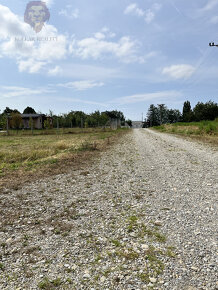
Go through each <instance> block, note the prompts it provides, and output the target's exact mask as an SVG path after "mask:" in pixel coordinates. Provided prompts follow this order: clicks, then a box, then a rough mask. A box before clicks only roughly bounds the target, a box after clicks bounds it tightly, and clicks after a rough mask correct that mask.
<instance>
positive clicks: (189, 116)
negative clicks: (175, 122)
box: [182, 101, 193, 122]
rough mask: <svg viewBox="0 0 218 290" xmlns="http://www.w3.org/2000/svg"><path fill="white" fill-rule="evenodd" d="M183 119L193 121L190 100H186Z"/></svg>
mask: <svg viewBox="0 0 218 290" xmlns="http://www.w3.org/2000/svg"><path fill="white" fill-rule="evenodd" d="M182 119H183V121H184V122H191V121H193V112H192V109H191V104H190V102H189V101H186V102H184V105H183V110H182Z"/></svg>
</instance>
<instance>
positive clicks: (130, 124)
mask: <svg viewBox="0 0 218 290" xmlns="http://www.w3.org/2000/svg"><path fill="white" fill-rule="evenodd" d="M126 123H127V124H128V125H129V127H132V121H131V120H129V119H128V120H126Z"/></svg>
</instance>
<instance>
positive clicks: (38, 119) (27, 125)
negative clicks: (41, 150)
mask: <svg viewBox="0 0 218 290" xmlns="http://www.w3.org/2000/svg"><path fill="white" fill-rule="evenodd" d="M21 118H22V128H23V129H31V120H32V122H33V129H44V121H46V120H49V124H50V127H51V128H52V126H53V119H52V118H51V117H47V116H46V115H44V114H21ZM10 119H11V117H10ZM9 124H10V127H13V126H12V124H11V122H9Z"/></svg>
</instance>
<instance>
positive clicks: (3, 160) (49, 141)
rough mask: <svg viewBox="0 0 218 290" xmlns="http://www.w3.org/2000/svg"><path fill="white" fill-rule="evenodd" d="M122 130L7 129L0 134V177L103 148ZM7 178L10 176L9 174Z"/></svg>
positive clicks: (56, 164)
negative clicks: (7, 131)
mask: <svg viewBox="0 0 218 290" xmlns="http://www.w3.org/2000/svg"><path fill="white" fill-rule="evenodd" d="M126 131H127V130H126V129H118V130H116V131H114V130H110V129H105V130H103V129H100V128H96V129H93V128H87V129H80V128H74V129H64V130H62V129H60V131H59V133H58V134H57V132H56V130H54V129H52V130H50V131H48V130H47V131H46V130H37V131H34V135H31V132H30V131H22V130H20V131H18V134H17V133H16V131H10V134H9V136H7V135H6V134H4V133H0V178H5V177H9V176H10V175H11V174H13V172H18V171H19V172H23V173H25V174H27V172H35V171H36V170H37V169H38V168H39V167H40V170H42V169H44V168H45V167H46V168H47V169H50V168H52V167H53V166H56V167H57V166H58V165H59V164H60V162H61V164H62V166H63V163H64V162H65V163H66V161H67V160H70V159H72V158H74V156H76V154H80V156H81V154H82V155H83V154H85V152H87V151H94V150H98V149H103V148H104V147H105V146H106V145H107V144H108V143H109V142H108V140H111V139H113V138H114V137H116V136H119V134H121V133H123V132H126ZM10 178H11V176H10Z"/></svg>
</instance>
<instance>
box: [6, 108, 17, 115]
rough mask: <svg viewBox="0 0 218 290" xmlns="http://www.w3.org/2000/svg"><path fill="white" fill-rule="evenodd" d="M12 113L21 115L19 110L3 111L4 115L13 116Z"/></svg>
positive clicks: (8, 109)
mask: <svg viewBox="0 0 218 290" xmlns="http://www.w3.org/2000/svg"><path fill="white" fill-rule="evenodd" d="M12 113H18V114H20V112H19V111H18V110H17V109H14V110H12V109H10V108H9V107H6V108H5V109H4V111H3V114H12Z"/></svg>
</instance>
